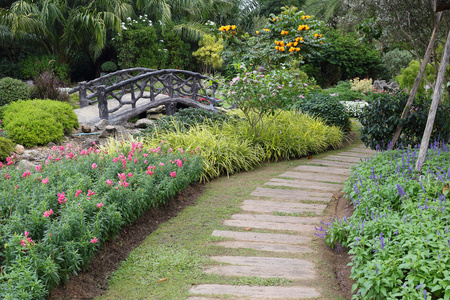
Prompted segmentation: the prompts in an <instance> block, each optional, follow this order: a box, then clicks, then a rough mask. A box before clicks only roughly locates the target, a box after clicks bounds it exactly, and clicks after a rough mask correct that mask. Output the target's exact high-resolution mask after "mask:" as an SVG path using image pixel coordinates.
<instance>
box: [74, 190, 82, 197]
mask: <svg viewBox="0 0 450 300" xmlns="http://www.w3.org/2000/svg"><path fill="white" fill-rule="evenodd" d="M82 192H83V191H82V190H77V191H76V192H75V198H77V197H78V196H80V194H81V193H82Z"/></svg>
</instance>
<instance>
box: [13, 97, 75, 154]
mask: <svg viewBox="0 0 450 300" xmlns="http://www.w3.org/2000/svg"><path fill="white" fill-rule="evenodd" d="M4 123H5V124H4V126H5V129H6V131H7V132H8V137H10V138H11V139H12V140H14V141H15V142H17V143H19V144H22V145H24V146H26V147H32V146H36V145H45V144H47V143H49V142H57V141H59V140H60V139H61V138H62V137H63V136H64V131H66V132H70V130H72V129H73V128H76V127H78V119H77V116H76V115H75V113H74V112H73V110H72V108H71V106H70V105H69V104H67V103H63V102H59V101H53V100H27V101H17V102H14V103H11V104H10V105H9V107H8V109H7V110H6V111H5V113H4Z"/></svg>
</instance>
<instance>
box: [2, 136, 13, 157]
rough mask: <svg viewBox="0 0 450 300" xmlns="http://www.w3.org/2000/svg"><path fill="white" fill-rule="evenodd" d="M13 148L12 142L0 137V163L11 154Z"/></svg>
mask: <svg viewBox="0 0 450 300" xmlns="http://www.w3.org/2000/svg"><path fill="white" fill-rule="evenodd" d="M14 146H15V144H14V143H13V141H11V140H10V139H8V138H5V137H1V136H0V162H4V161H5V159H6V158H7V157H9V156H10V155H11V154H12V153H13V151H14Z"/></svg>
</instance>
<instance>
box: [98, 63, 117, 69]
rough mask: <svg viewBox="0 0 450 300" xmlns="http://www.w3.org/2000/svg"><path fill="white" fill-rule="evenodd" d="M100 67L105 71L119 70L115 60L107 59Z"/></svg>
mask: <svg viewBox="0 0 450 300" xmlns="http://www.w3.org/2000/svg"><path fill="white" fill-rule="evenodd" d="M100 69H101V70H102V71H103V72H114V71H117V65H116V63H115V62H113V61H105V62H104V63H102V65H101V67H100Z"/></svg>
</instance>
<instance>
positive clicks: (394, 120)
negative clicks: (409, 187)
mask: <svg viewBox="0 0 450 300" xmlns="http://www.w3.org/2000/svg"><path fill="white" fill-rule="evenodd" d="M407 100H408V94H406V93H405V92H403V91H397V92H393V93H387V92H384V93H379V94H377V97H376V98H375V99H374V100H368V103H369V105H367V106H366V107H364V108H363V112H362V114H361V115H360V117H359V120H360V122H361V125H362V128H361V140H362V141H363V142H364V144H365V145H366V146H368V147H370V148H372V149H378V148H380V149H386V148H387V146H388V143H389V142H390V141H391V139H392V136H393V135H394V131H395V129H396V128H397V126H398V125H399V124H403V130H402V135H401V136H400V138H399V140H398V143H399V144H400V145H403V146H404V147H406V146H407V145H411V146H414V145H416V144H418V143H419V142H420V141H421V139H422V135H423V132H424V130H425V126H426V122H427V119H428V111H429V107H430V102H431V101H430V100H429V99H424V98H419V100H418V101H416V103H415V104H414V106H413V107H412V108H411V109H410V113H409V114H408V115H407V117H406V119H405V120H403V121H402V120H401V119H400V117H401V115H402V112H403V109H404V107H405V105H406V102H407ZM449 113H450V108H449V107H448V106H447V105H444V104H440V105H439V107H438V110H437V114H436V119H435V123H434V128H433V131H432V135H431V139H432V140H433V139H439V140H443V141H448V140H449V139H450V123H449V122H448V114H449Z"/></svg>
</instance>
